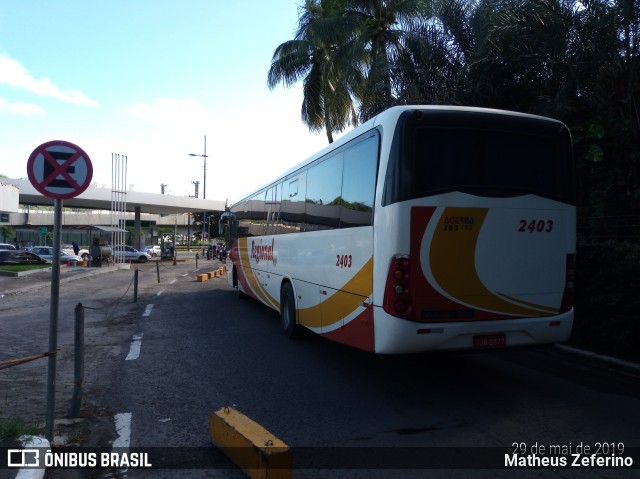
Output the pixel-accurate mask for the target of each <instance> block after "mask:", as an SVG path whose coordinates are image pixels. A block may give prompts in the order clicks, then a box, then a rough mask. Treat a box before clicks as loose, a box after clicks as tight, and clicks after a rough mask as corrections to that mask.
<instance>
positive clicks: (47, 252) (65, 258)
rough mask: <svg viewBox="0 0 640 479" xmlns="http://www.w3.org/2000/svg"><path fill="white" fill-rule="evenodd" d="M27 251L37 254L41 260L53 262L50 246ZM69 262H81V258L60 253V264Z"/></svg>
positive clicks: (35, 247) (36, 247) (63, 252)
mask: <svg viewBox="0 0 640 479" xmlns="http://www.w3.org/2000/svg"><path fill="white" fill-rule="evenodd" d="M29 251H31V252H32V253H35V254H37V255H38V256H40V257H41V258H42V259H46V260H48V261H53V248H52V247H51V246H34V247H32V248H29ZM69 261H82V258H81V257H80V256H78V255H75V254H69V253H68V252H66V251H64V250H61V251H60V262H61V263H68V262H69Z"/></svg>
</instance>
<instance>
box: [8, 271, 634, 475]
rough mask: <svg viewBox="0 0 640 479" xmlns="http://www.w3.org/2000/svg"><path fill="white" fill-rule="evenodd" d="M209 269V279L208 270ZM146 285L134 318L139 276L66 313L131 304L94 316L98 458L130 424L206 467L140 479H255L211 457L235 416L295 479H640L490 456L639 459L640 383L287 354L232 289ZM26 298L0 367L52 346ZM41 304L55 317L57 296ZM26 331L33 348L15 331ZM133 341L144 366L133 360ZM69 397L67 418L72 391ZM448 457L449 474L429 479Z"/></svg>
mask: <svg viewBox="0 0 640 479" xmlns="http://www.w3.org/2000/svg"><path fill="white" fill-rule="evenodd" d="M205 264H206V263H205ZM209 264H211V262H210V263H209ZM207 266H208V265H207ZM199 269H200V270H203V271H204V270H207V269H211V268H203V267H202V262H201V264H200V268H199ZM139 271H140V273H139V278H140V282H139V290H138V294H139V298H138V302H137V303H133V302H131V301H130V297H129V296H128V294H129V293H127V294H125V295H124V296H123V295H122V292H123V291H124V290H125V289H126V288H127V285H128V283H129V282H130V281H131V275H132V272H131V271H124V272H114V273H110V274H106V275H102V274H101V275H98V276H93V277H91V278H87V279H85V280H82V281H81V282H78V281H73V282H70V283H69V286H64V287H63V288H61V290H62V292H61V295H62V297H63V299H62V300H61V305H65V306H61V309H63V308H68V307H70V306H72V305H73V304H75V303H74V302H77V300H78V294H82V295H83V296H82V297H84V298H86V303H87V305H89V306H92V307H105V306H107V305H109V304H112V303H111V301H112V300H113V299H116V298H125V301H124V302H122V301H120V302H119V303H118V306H117V307H115V309H113V308H112V309H110V312H109V313H106V312H104V311H103V312H99V311H101V310H98V309H96V310H87V312H89V311H92V312H91V313H88V314H87V333H86V334H87V338H88V339H87V342H88V344H89V345H90V346H88V348H87V357H88V360H87V361H88V367H87V372H86V374H85V381H86V400H85V402H84V407H83V415H85V416H86V417H87V420H88V422H89V423H90V425H91V433H90V435H89V437H88V438H87V439H86V442H85V444H87V445H100V446H109V445H110V443H111V441H113V440H114V438H115V437H116V436H117V434H116V432H115V428H114V426H113V419H112V418H113V416H115V415H116V414H123V413H125V414H130V418H131V432H130V441H131V446H132V447H159V448H167V449H170V450H172V451H176V452H177V453H178V455H179V456H180V455H181V454H182V455H188V453H189V452H193V453H194V456H196V457H194V458H193V459H191V460H189V459H188V458H185V457H182V459H181V458H178V459H176V460H175V462H173V463H172V464H171V465H172V467H176V468H180V469H177V470H174V469H165V470H136V469H129V470H128V471H127V473H126V475H127V477H150V478H151V477H153V478H155V477H162V478H164V477H176V478H177V477H198V478H199V477H228V478H235V477H238V478H239V477H245V476H244V475H243V474H242V473H241V472H240V471H238V470H237V469H234V466H233V465H232V464H230V463H229V462H228V461H227V460H226V459H225V458H224V457H223V456H222V455H221V454H220V453H219V452H218V451H217V450H215V449H214V448H212V447H211V440H210V437H209V416H210V414H211V413H213V412H214V411H216V410H218V409H219V408H221V407H224V406H234V407H236V408H237V409H239V410H240V411H241V412H243V413H244V414H246V415H247V416H249V417H251V418H252V419H253V420H255V421H257V422H259V423H260V424H261V425H262V426H263V427H265V428H267V429H268V430H269V431H271V432H272V433H273V434H275V435H276V436H277V437H279V438H280V439H282V440H284V441H285V442H286V443H287V444H288V445H290V446H291V447H292V448H293V456H294V465H295V466H296V467H297V468H296V470H295V471H294V478H316V477H321V478H325V477H349V478H351V477H363V478H365V477H367V478H368V477H374V478H377V477H380V478H383V477H384V478H387V477H401V478H405V477H407V478H412V477H429V478H432V477H447V478H448V477H474V478H475V477H492V478H493V477H514V476H517V477H537V478H539V477H542V478H546V477H554V478H555V477H558V478H571V477H580V478H584V477H607V478H618V477H620V478H622V477H629V478H631V477H637V472H638V471H637V467H638V462H640V460H638V461H636V464H635V467H636V469H629V468H623V469H607V470H603V469H594V468H585V467H581V468H564V469H563V468H536V469H519V470H517V471H514V470H513V469H510V470H507V469H503V468H502V466H503V465H504V464H503V460H504V457H503V456H499V457H498V458H497V460H496V459H494V457H493V456H492V454H493V452H494V451H495V449H486V450H485V449H483V448H505V450H508V451H511V450H512V449H516V448H519V447H522V446H523V445H524V447H525V448H526V449H527V451H528V452H530V451H531V448H533V447H539V446H541V445H543V446H545V447H546V448H551V447H562V448H570V447H571V448H574V449H573V450H575V448H576V447H577V446H578V445H579V444H582V445H589V446H591V447H592V448H595V447H597V444H598V443H615V444H616V447H618V445H620V444H624V447H625V448H626V451H627V453H628V452H629V448H631V447H636V448H637V447H638V446H640V432H639V431H640V419H639V418H640V415H639V414H638V411H639V410H640V381H638V379H639V377H638V373H637V371H634V370H625V369H620V368H619V367H617V366H611V365H609V364H606V363H600V362H597V361H592V360H587V359H584V358H582V357H579V356H575V355H572V354H568V353H566V352H563V351H561V350H558V349H557V348H553V347H547V348H534V349H526V350H516V351H501V352H483V353H447V354H430V355H418V356H415V355H413V356H403V357H386V358H380V357H378V356H375V355H371V354H368V353H363V352H360V351H357V350H353V349H349V348H345V347H342V346H341V345H338V344H335V343H330V342H328V341H325V340H323V339H321V338H318V337H315V336H309V337H306V338H303V339H301V340H298V341H290V340H287V339H285V338H284V336H283V335H282V334H281V333H280V332H279V328H278V318H277V315H276V313H275V312H272V311H271V310H269V309H267V308H265V307H263V306H262V305H260V304H258V303H256V302H254V301H251V300H244V301H242V300H239V299H237V298H236V296H235V294H234V292H233V291H232V290H231V289H230V288H229V287H228V286H227V285H226V282H225V281H224V280H222V279H217V280H216V279H212V280H209V281H207V282H204V283H198V282H196V281H195V265H194V264H193V263H192V262H186V263H178V265H176V266H175V267H172V268H169V267H167V266H164V265H163V267H162V268H161V272H162V280H161V282H160V283H158V282H157V280H156V278H155V265H154V264H149V265H141V266H140V267H139ZM183 275H184V276H183ZM76 283H78V284H76ZM80 292H81V293H80ZM21 296H22V297H24V294H23V295H14V296H7V297H5V298H3V299H2V300H0V301H1V302H0V308H1V309H0V314H2V319H1V320H0V321H1V322H0V327H2V333H3V334H2V335H0V351H2V352H3V354H4V350H5V347H6V346H7V345H13V344H14V342H20V341H23V343H24V344H26V343H29V342H34V341H35V342H36V343H38V342H39V344H42V341H43V340H44V337H45V336H46V335H45V336H42V335H41V334H40V330H46V327H45V326H43V325H44V324H46V323H47V321H48V314H44V311H45V310H46V304H43V305H39V306H38V305H36V304H29V306H28V307H27V306H24V305H25V301H24V300H22V301H20V299H19V298H20V297H21ZM31 296H34V298H35V297H38V298H39V299H38V301H42V302H44V303H46V301H45V299H46V298H45V296H46V295H44V294H37V295H31ZM89 297H90V298H92V299H91V300H89V299H88V298H89ZM36 302H37V301H35V300H34V301H33V303H36ZM30 303H31V301H30ZM90 303H92V304H90ZM20 304H22V306H19V305H20ZM38 304H40V303H38ZM19 308H22V309H20V311H19V312H18V309H19ZM25 308H26V309H25ZM7 313H8V314H9V316H8V317H9V320H8V321H7V316H6V314H7ZM18 323H19V324H22V325H23V326H24V328H26V329H27V330H28V331H32V332H33V334H32V335H31V336H32V338H31V339H26V338H22V335H23V334H24V331H25V330H24V329H23V330H21V331H22V332H20V331H13V330H12V329H13V328H17V327H18V326H16V325H17V324H18ZM63 323H64V324H66V323H65V322H63ZM7 325H11V326H10V327H9V328H8V329H7V328H6V326H7ZM66 327H67V326H64V325H62V326H61V328H62V329H63V331H61V333H60V336H61V341H60V344H61V347H62V349H63V350H65V351H66V349H67V348H68V347H69V344H70V343H69V338H68V330H67V329H65V328H66ZM9 330H12V333H11V336H10V337H8V336H6V335H5V332H6V331H9ZM36 332H37V333H36ZM6 338H9V339H6ZM21 338H22V339H21ZM134 338H136V339H135V341H133V342H137V343H138V344H137V346H139V354H138V355H137V357H135V359H129V360H126V359H125V358H126V357H127V356H128V355H129V354H130V353H131V351H132V346H131V343H132V340H134ZM45 345H46V343H45ZM16 347H17V346H16ZM32 349H35V350H38V348H37V347H36V348H32ZM0 360H2V357H0ZM31 364H33V363H31ZM12 369H16V368H12ZM60 369H61V371H65V367H61V368H60ZM5 371H6V370H5ZM0 374H1V373H0ZM63 374H64V372H63ZM1 377H2V376H0V378H1ZM62 382H63V383H64V381H62ZM4 386H5V385H4V384H3V383H0V387H4ZM61 389H62V390H61V391H60V394H59V396H60V398H61V399H60V402H61V404H62V403H64V402H65V401H67V402H68V400H67V399H62V398H66V397H68V391H65V390H64V388H61ZM3 390H4V389H3ZM0 399H1V398H0ZM0 405H1V403H0ZM57 410H58V411H59V412H60V414H63V412H64V408H63V407H62V406H61V407H60V408H58V409H57ZM37 411H38V412H39V410H37ZM0 412H2V409H0ZM36 415H37V414H36ZM347 448H352V449H347ZM371 448H373V449H371ZM392 448H404V449H401V451H403V454H404V455H403V456H402V461H405V460H406V462H405V463H403V464H398V462H399V460H398V459H395V460H394V457H395V454H394V453H395V452H396V451H394V450H393V449H392ZM573 450H572V451H573ZM202 451H205V453H206V457H201V456H198V454H200V453H202ZM371 451H373V452H374V453H373V454H372V453H371ZM407 451H408V453H407ZM500 451H502V450H500ZM547 451H548V449H547ZM209 454H210V455H209ZM407 454H409V455H407ZM411 454H413V456H411ZM623 455H625V453H623ZM345 456H346V457H345ZM439 457H440V458H443V460H444V465H439V466H437V468H432V469H428V470H427V469H420V468H419V467H423V466H424V464H425V462H426V463H430V462H429V461H436V460H437V459H438V458H439ZM636 457H637V456H636ZM483 458H484V459H483ZM483 461H484V462H483ZM436 462H437V461H436ZM380 464H382V467H386V469H378V467H379V466H380ZM316 466H318V467H319V468H322V469H321V470H320V469H313V467H316ZM434 467H435V466H434ZM324 468H328V469H324ZM50 477H68V476H67V475H63V476H60V475H59V474H51V475H50ZM78 477H86V476H78ZM96 477H103V476H96Z"/></svg>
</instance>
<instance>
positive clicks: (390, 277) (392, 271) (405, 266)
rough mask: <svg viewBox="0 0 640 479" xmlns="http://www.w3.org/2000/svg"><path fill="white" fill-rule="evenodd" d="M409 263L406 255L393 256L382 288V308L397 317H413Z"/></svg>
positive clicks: (412, 318) (411, 318)
mask: <svg viewBox="0 0 640 479" xmlns="http://www.w3.org/2000/svg"><path fill="white" fill-rule="evenodd" d="M410 265H411V262H410V261H409V257H408V256H394V257H393V258H392V259H391V264H390V265H389V273H388V274H387V284H386V286H385V289H384V301H383V308H384V310H385V311H386V312H387V313H388V314H390V315H392V316H396V317H398V318H403V319H410V320H414V319H415V310H414V309H413V301H412V298H411V287H410V279H411V276H410V270H411V268H410Z"/></svg>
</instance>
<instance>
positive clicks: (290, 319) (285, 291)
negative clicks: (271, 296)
mask: <svg viewBox="0 0 640 479" xmlns="http://www.w3.org/2000/svg"><path fill="white" fill-rule="evenodd" d="M280 327H281V328H282V332H283V333H284V335H285V336H286V337H287V338H289V339H295V338H296V337H297V336H298V333H299V326H298V324H297V323H296V297H295V295H294V294H293V287H292V286H291V283H289V282H288V281H286V282H285V283H284V284H283V285H282V289H281V290H280Z"/></svg>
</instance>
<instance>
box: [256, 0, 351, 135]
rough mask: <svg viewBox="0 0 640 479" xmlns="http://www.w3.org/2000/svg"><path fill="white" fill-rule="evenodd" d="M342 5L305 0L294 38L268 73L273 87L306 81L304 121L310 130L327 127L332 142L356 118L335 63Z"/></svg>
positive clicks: (278, 50)
mask: <svg viewBox="0 0 640 479" xmlns="http://www.w3.org/2000/svg"><path fill="white" fill-rule="evenodd" d="M342 6H343V2H342V1H340V0H306V1H305V3H304V5H303V6H301V7H300V18H299V24H298V29H297V31H296V34H295V38H294V39H293V40H289V41H286V42H284V43H282V44H280V45H279V46H278V47H277V48H276V50H275V52H274V54H273V57H272V60H271V67H270V69H269V73H268V76H267V84H268V86H269V88H271V89H273V88H275V87H276V85H278V84H279V83H283V84H284V86H286V87H289V86H291V85H293V84H295V83H296V82H298V81H300V80H302V81H303V102H302V111H301V115H302V121H303V122H304V123H305V124H306V125H307V126H308V127H309V129H310V130H311V131H320V130H322V129H323V128H324V129H325V131H326V134H327V139H328V140H329V143H332V142H333V133H334V132H340V131H342V130H343V129H344V128H345V127H346V126H348V125H349V124H356V121H357V120H356V115H355V109H354V105H353V102H352V99H351V96H350V95H349V90H348V88H346V85H345V78H344V75H343V71H342V70H341V69H340V68H337V67H336V65H335V64H334V62H333V55H334V52H335V49H336V48H337V47H338V45H339V44H340V41H341V38H342V30H340V29H339V28H338V29H336V28H334V21H335V19H336V17H337V15H338V14H339V11H340V9H341V8H342Z"/></svg>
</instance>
